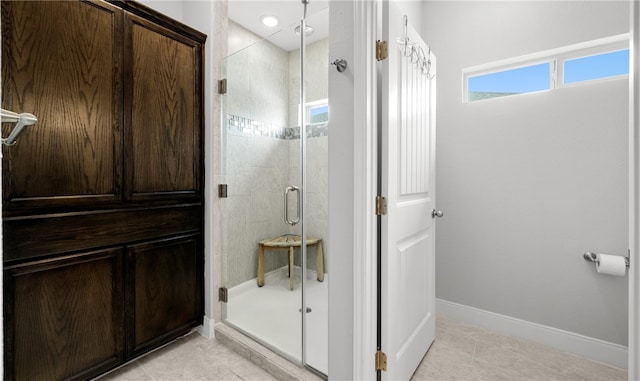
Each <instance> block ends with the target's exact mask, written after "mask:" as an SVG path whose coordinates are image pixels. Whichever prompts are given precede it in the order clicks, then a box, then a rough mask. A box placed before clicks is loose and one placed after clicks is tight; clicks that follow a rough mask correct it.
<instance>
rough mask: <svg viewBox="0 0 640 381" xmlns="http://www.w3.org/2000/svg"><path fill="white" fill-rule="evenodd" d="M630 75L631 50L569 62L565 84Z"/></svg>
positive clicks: (566, 68)
mask: <svg viewBox="0 0 640 381" xmlns="http://www.w3.org/2000/svg"><path fill="white" fill-rule="evenodd" d="M625 74H629V49H626V50H619V51H616V52H609V53H603V54H597V55H593V56H589V57H582V58H576V59H572V60H567V61H565V63H564V83H574V82H581V81H589V80H592V79H599V78H607V77H615V76H619V75H625Z"/></svg>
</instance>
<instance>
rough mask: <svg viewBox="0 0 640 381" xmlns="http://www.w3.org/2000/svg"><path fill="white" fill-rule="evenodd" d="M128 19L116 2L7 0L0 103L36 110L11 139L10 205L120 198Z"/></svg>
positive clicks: (7, 168) (6, 173)
mask: <svg viewBox="0 0 640 381" xmlns="http://www.w3.org/2000/svg"><path fill="white" fill-rule="evenodd" d="M122 23H123V12H122V11H121V10H119V9H118V8H116V7H114V6H112V5H110V4H108V3H101V2H84V1H69V2H64V1H5V2H2V108H4V109H7V110H12V111H15V112H30V113H32V114H34V115H36V117H37V118H38V123H37V124H36V125H35V126H33V127H29V130H28V131H26V132H25V133H23V134H22V135H21V136H20V138H19V141H18V143H17V144H16V145H14V146H12V147H10V148H7V147H4V148H3V154H4V160H3V188H2V190H3V209H5V210H12V209H17V208H24V207H32V208H34V207H43V208H50V207H61V208H66V207H69V206H77V205H93V204H95V203H104V202H116V201H119V200H120V199H121V197H122V190H121V188H122V175H121V172H122V169H121V168H122V158H123V155H122V119H123V97H122V61H123V58H122V54H123V49H122V46H123V30H122ZM11 127H13V126H12V125H10V124H3V129H2V131H3V136H7V135H8V133H9V131H10V128H11Z"/></svg>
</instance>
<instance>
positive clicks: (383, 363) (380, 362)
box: [376, 351, 387, 372]
mask: <svg viewBox="0 0 640 381" xmlns="http://www.w3.org/2000/svg"><path fill="white" fill-rule="evenodd" d="M378 370H381V371H383V372H386V371H387V355H386V354H385V353H384V352H382V351H377V352H376V371H378Z"/></svg>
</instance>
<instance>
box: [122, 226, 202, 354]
mask: <svg viewBox="0 0 640 381" xmlns="http://www.w3.org/2000/svg"><path fill="white" fill-rule="evenodd" d="M200 241H201V239H200V235H192V236H187V237H178V238H172V239H166V240H159V241H154V242H150V243H145V244H140V245H135V246H130V247H129V248H128V258H129V259H128V266H129V267H128V268H129V270H128V271H129V280H128V289H129V293H128V295H127V298H129V299H128V302H127V309H128V311H129V312H130V313H129V314H128V316H129V317H130V318H129V323H128V326H129V330H130V333H129V335H128V337H130V338H133V340H132V343H131V345H132V347H130V348H129V350H130V351H131V352H130V354H133V355H137V354H138V353H142V352H144V351H146V350H147V349H148V348H150V347H153V346H157V345H158V344H160V343H162V342H165V341H168V340H171V339H173V338H175V337H176V336H177V335H179V334H182V333H185V332H186V331H188V330H189V329H190V328H191V327H194V326H196V325H198V324H201V323H202V316H203V279H204V273H203V269H204V268H203V258H202V249H201V247H202V245H201V242H200ZM131 331H133V333H132V332H131Z"/></svg>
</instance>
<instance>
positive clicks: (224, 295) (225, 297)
mask: <svg viewBox="0 0 640 381" xmlns="http://www.w3.org/2000/svg"><path fill="white" fill-rule="evenodd" d="M218 300H219V301H221V302H224V303H226V302H228V301H229V291H228V290H227V288H226V287H220V288H219V289H218Z"/></svg>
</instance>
